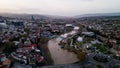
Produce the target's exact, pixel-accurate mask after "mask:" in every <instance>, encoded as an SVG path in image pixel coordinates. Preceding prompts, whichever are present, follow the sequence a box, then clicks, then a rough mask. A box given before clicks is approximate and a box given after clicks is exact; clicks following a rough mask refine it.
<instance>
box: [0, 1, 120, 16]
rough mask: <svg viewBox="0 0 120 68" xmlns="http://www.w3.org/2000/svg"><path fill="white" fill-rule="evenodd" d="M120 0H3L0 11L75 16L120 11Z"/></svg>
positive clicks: (0, 3) (0, 2)
mask: <svg viewBox="0 0 120 68" xmlns="http://www.w3.org/2000/svg"><path fill="white" fill-rule="evenodd" d="M119 6H120V0H114V1H113V0H11V1H9V0H1V1H0V10H1V11H0V13H28V14H46V15H60V16H75V15H81V14H89V13H114V12H120V7H119Z"/></svg>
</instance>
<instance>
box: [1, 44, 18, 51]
mask: <svg viewBox="0 0 120 68" xmlns="http://www.w3.org/2000/svg"><path fill="white" fill-rule="evenodd" d="M4 47H5V48H4V50H3V52H5V53H11V52H13V51H14V50H16V48H17V47H16V46H15V44H14V43H13V42H7V43H4Z"/></svg>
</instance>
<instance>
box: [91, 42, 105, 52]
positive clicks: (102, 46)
mask: <svg viewBox="0 0 120 68" xmlns="http://www.w3.org/2000/svg"><path fill="white" fill-rule="evenodd" d="M93 46H95V47H96V48H97V49H98V50H99V51H100V52H102V53H106V51H107V49H106V47H105V46H104V45H103V44H98V43H97V44H93Z"/></svg>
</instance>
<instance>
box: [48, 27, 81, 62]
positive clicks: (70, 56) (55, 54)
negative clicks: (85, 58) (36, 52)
mask: <svg viewBox="0 0 120 68" xmlns="http://www.w3.org/2000/svg"><path fill="white" fill-rule="evenodd" d="M78 29H79V27H77V26H76V27H74V30H73V31H71V32H69V33H65V34H63V35H61V37H64V38H66V37H67V36H68V35H72V34H75V33H76V31H77V30H78ZM61 37H58V38H55V39H52V40H50V41H49V42H48V48H49V51H50V53H51V57H52V59H53V61H54V64H70V63H74V62H77V61H79V59H78V58H77V55H76V54H75V53H73V52H68V51H67V50H63V49H61V48H60V46H59V45H58V44H59V42H60V41H61V40H62V38H61Z"/></svg>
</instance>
